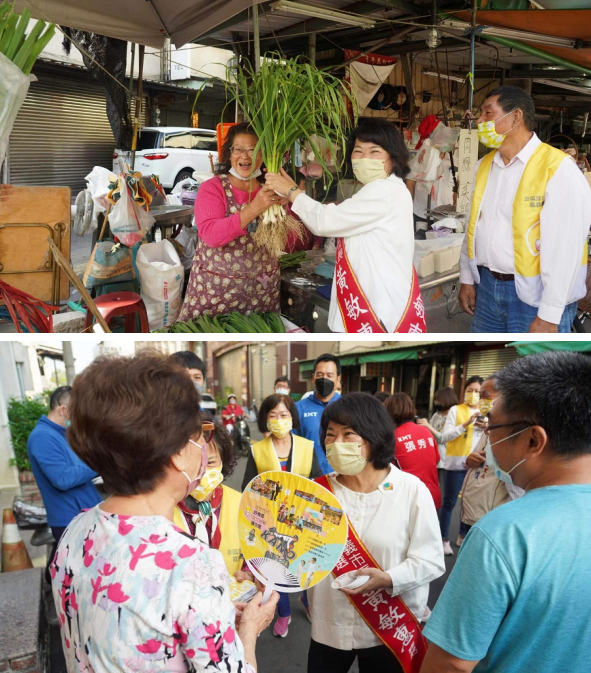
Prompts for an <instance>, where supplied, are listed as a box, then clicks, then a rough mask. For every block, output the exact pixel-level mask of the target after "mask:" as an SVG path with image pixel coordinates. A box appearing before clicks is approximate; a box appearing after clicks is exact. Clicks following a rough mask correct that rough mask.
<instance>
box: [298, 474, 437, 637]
mask: <svg viewBox="0 0 591 673" xmlns="http://www.w3.org/2000/svg"><path fill="white" fill-rule="evenodd" d="M336 476H337V475H336V474H332V475H329V477H328V478H329V479H330V483H331V486H332V488H333V489H334V492H335V495H336V496H337V498H338V500H339V502H340V503H341V505H342V506H343V509H344V510H345V513H346V514H347V517H348V518H349V521H350V522H351V524H352V525H353V526H354V528H355V531H356V532H357V535H358V537H359V538H360V540H361V541H362V542H363V543H364V544H365V546H366V547H367V549H368V551H369V552H370V554H371V555H372V556H373V557H374V559H375V560H376V562H377V563H378V564H379V566H380V567H381V569H382V570H384V571H385V572H387V573H388V575H390V577H391V578H392V590H391V592H390V593H391V594H392V595H393V596H398V595H399V596H400V598H401V599H402V600H403V601H404V602H405V603H406V605H407V606H408V608H409V609H410V610H411V611H412V612H413V614H414V615H415V617H417V619H421V618H422V617H423V615H424V613H425V607H426V605H427V598H428V597H429V582H431V581H433V580H434V579H436V578H437V577H440V576H441V575H443V573H444V572H445V562H444V558H443V547H442V543H441V531H440V529H439V521H438V519H437V513H436V511H435V506H434V504H433V498H432V496H431V494H430V493H429V491H428V490H427V487H426V486H425V485H424V484H423V482H422V481H421V480H420V479H418V478H417V477H415V476H414V475H412V474H408V473H406V472H401V471H400V470H399V469H398V468H396V467H394V466H392V467H391V468H390V474H389V475H388V476H387V477H386V479H384V481H383V482H382V483H381V484H380V486H379V487H378V488H377V490H375V491H373V492H372V493H357V492H355V491H351V490H349V489H348V488H345V486H342V485H341V484H339V482H338V481H337V480H336ZM384 484H390V485H391V487H392V488H391V490H386V489H384ZM331 583H332V577H331V576H329V577H327V578H326V579H325V580H323V581H322V582H320V583H319V584H317V585H316V586H315V587H312V589H309V590H308V597H309V601H310V610H311V614H312V638H313V639H314V640H315V641H316V642H317V643H322V644H323V645H329V646H330V647H334V648H336V649H338V650H351V649H360V648H366V647H375V646H376V645H380V644H381V641H380V640H379V639H378V638H377V636H375V635H374V633H373V631H372V630H371V629H370V628H369V626H367V624H366V623H365V621H364V620H363V618H362V617H361V616H360V614H359V613H358V612H357V609H356V608H355V607H354V605H353V603H351V601H350V600H349V599H348V598H347V596H346V595H345V594H344V593H342V592H341V591H339V590H338V589H333V588H332V587H331Z"/></svg>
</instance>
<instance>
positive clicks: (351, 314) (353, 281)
mask: <svg viewBox="0 0 591 673" xmlns="http://www.w3.org/2000/svg"><path fill="white" fill-rule="evenodd" d="M333 282H334V283H336V285H337V292H336V294H337V302H338V306H339V311H340V313H341V317H342V319H343V325H344V326H345V331H346V332H347V333H357V334H364V333H370V332H387V331H388V330H387V329H386V327H385V326H384V323H383V322H382V321H381V320H380V319H379V318H378V316H377V315H376V314H375V312H374V310H373V308H372V307H371V304H370V303H369V300H368V299H367V297H366V296H365V293H364V292H363V288H362V287H361V285H360V284H359V281H358V280H357V276H356V275H355V272H354V271H353V267H352V266H351V263H350V262H349V258H348V256H347V250H346V248H345V243H344V241H343V239H342V238H340V239H339V244H338V246H337V256H336V269H335V277H334V281H333ZM426 331H427V323H426V322H425V307H424V305H423V298H422V296H421V290H420V289H419V279H418V277H417V272H416V270H415V268H414V266H413V268H412V281H411V285H410V293H409V296H408V301H407V303H406V307H405V309H404V312H403V314H402V316H401V318H400V320H399V321H398V324H397V325H396V329H395V330H394V332H399V333H405V334H406V333H415V332H416V333H418V332H421V333H424V332H426Z"/></svg>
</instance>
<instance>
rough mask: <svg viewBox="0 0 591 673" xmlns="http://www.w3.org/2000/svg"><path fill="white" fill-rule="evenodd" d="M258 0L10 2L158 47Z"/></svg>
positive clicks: (37, 14) (40, 15)
mask: <svg viewBox="0 0 591 673" xmlns="http://www.w3.org/2000/svg"><path fill="white" fill-rule="evenodd" d="M260 2H262V0H175V2H170V1H169V0H125V2H123V3H122V2H121V0H101V2H95V1H94V0H74V1H73V0H35V1H34V2H29V1H28V0H16V2H15V10H16V11H17V12H19V13H20V12H22V10H23V9H24V8H25V7H26V8H27V9H28V10H29V11H30V12H31V14H32V16H33V18H35V19H44V20H45V21H52V22H53V23H57V24H59V25H62V26H68V27H69V28H77V29H79V30H86V31H89V32H91V33H98V34H99V35H106V36H107V37H114V38H118V39H119V40H127V41H129V42H136V43H137V44H144V45H146V46H148V47H154V48H156V49H161V48H162V46H163V45H164V40H165V38H166V37H170V39H171V41H172V44H174V45H175V46H176V47H182V46H183V45H184V44H187V42H190V41H191V40H194V39H195V38H197V37H199V36H200V35H203V33H206V32H207V31H209V30H212V29H213V28H215V27H216V26H218V25H220V24H221V23H223V22H224V21H227V20H228V19H231V18H232V17H233V16H236V14H239V13H240V12H241V11H243V10H245V9H248V8H249V7H252V5H253V4H259V3H260Z"/></svg>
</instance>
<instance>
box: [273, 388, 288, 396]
mask: <svg viewBox="0 0 591 673" xmlns="http://www.w3.org/2000/svg"><path fill="white" fill-rule="evenodd" d="M275 392H276V393H277V395H289V390H288V389H287V388H275Z"/></svg>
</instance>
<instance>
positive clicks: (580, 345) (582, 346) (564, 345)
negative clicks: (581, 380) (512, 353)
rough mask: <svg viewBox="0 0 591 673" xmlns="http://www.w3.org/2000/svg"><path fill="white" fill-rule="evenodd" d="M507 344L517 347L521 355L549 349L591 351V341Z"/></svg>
mask: <svg viewBox="0 0 591 673" xmlns="http://www.w3.org/2000/svg"><path fill="white" fill-rule="evenodd" d="M507 346H513V347H514V348H516V349H517V352H518V353H519V355H532V354H533V353H546V352H547V351H578V352H581V353H591V341H514V342H513V343H510V344H507Z"/></svg>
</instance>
